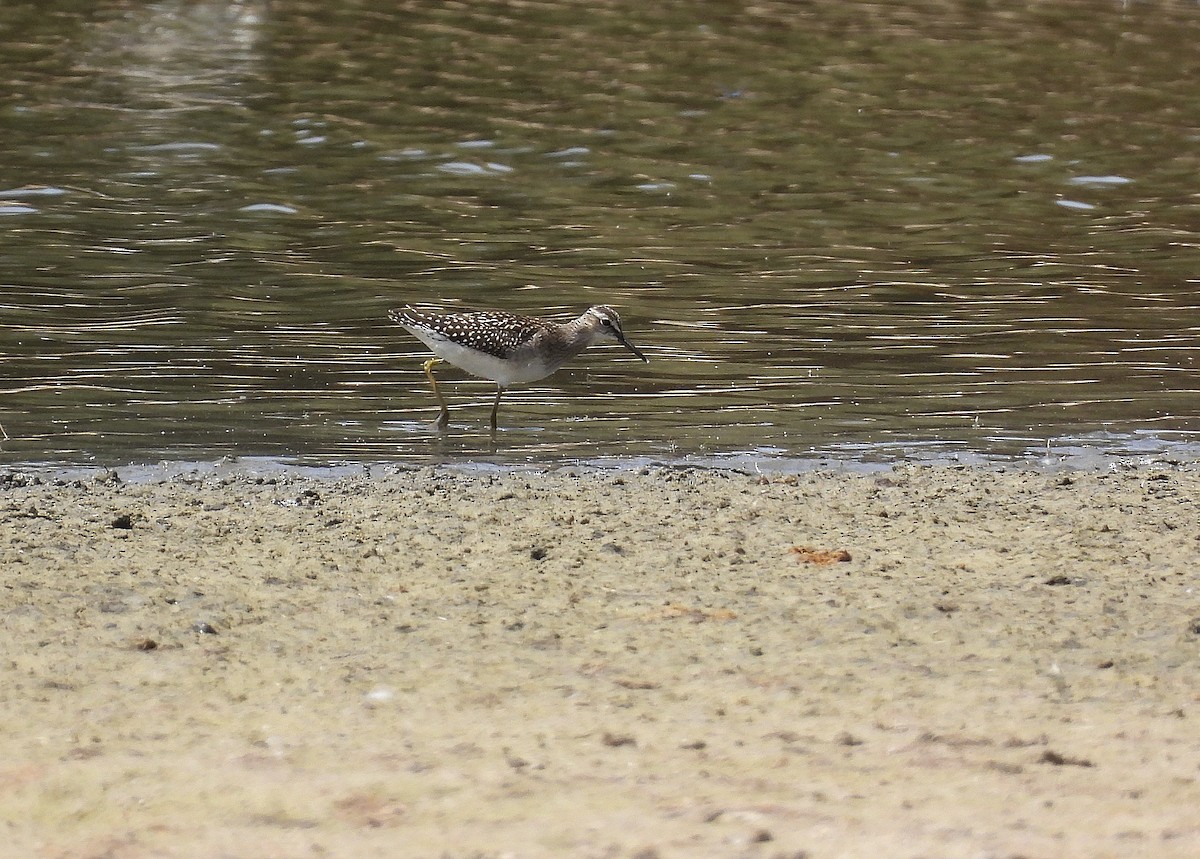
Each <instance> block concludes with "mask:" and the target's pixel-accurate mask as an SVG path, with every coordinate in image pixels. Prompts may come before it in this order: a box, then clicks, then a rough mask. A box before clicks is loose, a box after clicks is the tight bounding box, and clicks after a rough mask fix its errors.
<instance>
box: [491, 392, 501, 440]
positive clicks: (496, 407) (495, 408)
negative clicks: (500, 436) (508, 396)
mask: <svg viewBox="0 0 1200 859" xmlns="http://www.w3.org/2000/svg"><path fill="white" fill-rule="evenodd" d="M503 393H504V389H503V388H502V387H500V386H499V385H497V386H496V401H495V402H494V403H492V432H495V431H496V412H498V411H499V410H500V395H501V394H503Z"/></svg>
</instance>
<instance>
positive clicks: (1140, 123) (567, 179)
mask: <svg viewBox="0 0 1200 859" xmlns="http://www.w3.org/2000/svg"><path fill="white" fill-rule="evenodd" d="M414 5H416V8H397V7H398V4H395V3H392V2H380V0H349V2H343V3H340V4H324V3H316V2H307V0H301V2H276V3H270V4H268V3H265V2H254V1H253V0H247V2H240V3H238V2H228V0H227V1H226V2H217V0H209V2H203V0H193V2H183V0H178V2H170V1H169V0H164V2H157V3H135V2H126V0H122V2H116V0H111V2H100V3H87V4H83V3H76V2H49V3H45V4H40V5H38V6H32V5H27V4H18V5H17V7H16V8H13V7H11V6H8V5H6V6H5V7H4V8H2V9H0V33H4V34H5V35H4V36H2V37H0V38H2V39H3V40H4V45H3V46H4V51H3V55H2V56H3V58H2V59H0V69H2V70H3V74H2V75H0V136H2V140H3V142H2V143H0V152H3V155H4V157H3V158H2V159H0V230H2V231H3V254H2V255H0V367H2V375H0V424H3V427H4V429H5V430H6V432H7V434H8V436H9V439H8V440H6V441H3V443H2V445H0V464H14V463H26V462H43V463H74V464H89V463H92V464H118V463H122V462H130V461H143V462H145V461H155V460H158V459H171V460H195V459H205V458H215V457H220V456H223V455H229V454H232V455H239V456H264V457H274V458H282V459H285V460H298V461H319V462H335V461H336V462H344V461H364V462H368V461H369V462H378V461H402V462H428V461H461V460H473V461H488V462H493V461H494V462H504V463H521V462H543V461H559V460H563V459H577V458H584V459H588V460H597V459H604V458H621V459H624V460H627V461H637V460H638V459H639V458H658V459H662V458H668V459H671V458H678V459H689V458H690V459H692V460H704V461H709V460H712V459H714V458H715V459H718V460H719V459H721V458H724V457H728V458H733V459H737V458H739V457H743V456H745V455H746V454H750V455H751V456H752V457H768V458H770V457H778V458H812V457H833V458H849V459H855V458H858V459H861V458H881V457H893V456H898V457H914V456H915V457H935V458H936V457H939V456H941V457H946V456H949V457H954V456H959V457H963V458H972V457H992V456H1003V455H1012V454H1027V453H1034V454H1037V453H1040V452H1042V451H1045V450H1047V449H1050V450H1056V449H1062V450H1072V451H1073V450H1077V449H1083V450H1088V449H1095V450H1100V451H1105V452H1107V451H1116V452H1122V451H1130V452H1144V451H1156V450H1168V451H1169V450H1173V449H1177V448H1178V449H1189V448H1192V447H1194V446H1195V445H1196V444H1197V443H1198V442H1200V398H1198V396H1197V394H1198V393H1200V288H1198V284H1200V276H1198V275H1197V262H1198V260H1200V258H1198V253H1197V248H1198V247H1200V185H1198V180H1197V176H1198V175H1200V171H1198V170H1197V167H1198V164H1200V159H1198V157H1197V156H1198V154H1200V153H1198V148H1200V98H1198V97H1197V96H1198V95H1200V93H1197V85H1196V81H1197V80H1198V79H1200V55H1197V53H1196V51H1195V50H1194V46H1195V45H1196V44H1197V42H1198V41H1200V7H1197V6H1196V5H1195V4H1190V3H1186V4H1185V3H1182V2H1179V3H1156V4H1150V3H1102V2H1062V3H1055V4H1044V3H1033V4H1014V3H1004V4H1000V3H980V2H962V3H950V2H918V3H909V4H888V3H853V2H851V3H837V4H834V3H828V4H826V3H816V4H799V3H790V2H789V3H783V2H766V3H758V4H754V5H753V6H751V7H745V6H743V5H742V4H733V3H711V4H708V3H706V4H693V3H664V4H641V3H632V2H615V3H607V4H604V5H603V6H601V7H598V8H597V7H594V6H593V5H591V4H584V3H526V4H519V5H516V4H505V3H470V4H454V3H451V4H428V7H427V8H426V6H424V5H421V4H414ZM901 5H902V6H903V8H900V7H901ZM601 301H603V302H606V303H611V304H614V305H617V306H618V307H619V308H620V310H621V312H622V315H623V318H624V320H625V326H626V329H627V332H628V334H629V335H630V338H631V339H632V340H633V341H634V342H635V343H637V344H638V345H639V346H641V347H642V348H643V349H644V350H645V351H646V352H647V354H648V355H649V356H650V357H651V363H650V364H648V365H646V364H642V363H640V362H638V361H637V360H636V359H635V358H634V357H633V356H632V355H630V354H629V353H627V352H625V351H624V350H621V349H620V348H619V347H611V348H608V347H605V348H596V349H594V350H591V351H590V352H588V353H586V354H585V355H584V356H581V358H580V359H579V360H578V361H576V362H575V363H574V364H572V365H570V366H569V367H568V368H567V369H564V370H563V371H561V372H560V373H559V374H557V375H555V376H553V377H551V378H550V379H547V380H544V381H542V382H539V383H536V384H534V385H532V386H528V387H525V388H520V389H514V390H512V391H510V392H509V394H508V395H506V399H505V404H504V406H503V407H502V410H501V423H502V426H501V430H500V432H499V433H497V434H496V436H495V437H492V436H491V435H490V434H489V433H488V431H487V414H488V409H489V407H490V402H491V396H492V391H493V387H492V386H491V384H490V383H487V382H481V381H478V380H469V379H467V378H465V377H464V376H462V375H461V374H456V373H455V372H454V371H453V370H450V369H448V368H446V369H443V370H442V371H441V372H440V375H441V378H442V379H443V380H444V382H445V384H444V389H445V390H446V393H447V395H448V396H449V398H450V400H451V404H452V408H453V409H454V412H453V420H452V424H451V427H450V430H449V431H448V432H447V433H445V434H438V433H436V432H433V431H432V430H431V429H430V425H429V422H430V421H431V420H432V418H433V417H434V416H435V413H436V408H435V406H434V403H433V401H432V398H431V397H430V395H429V392H428V389H427V387H426V382H425V379H424V376H423V375H422V373H421V369H420V362H421V361H422V360H423V358H424V355H425V353H424V350H423V347H422V346H421V344H420V343H419V342H417V341H416V340H414V339H413V338H411V337H409V336H408V335H406V334H405V333H404V332H403V331H401V330H399V329H398V328H396V327H395V326H394V325H392V324H391V323H390V322H388V320H387V317H386V313H387V310H388V309H389V308H392V307H395V306H398V305H401V304H405V303H410V302H412V303H443V304H446V305H453V306H463V307H500V308H504V309H507V310H512V311H517V312H536V313H549V314H565V315H569V314H573V313H577V312H579V311H580V310H581V309H582V308H584V307H586V306H587V305H588V304H591V303H596V302H601Z"/></svg>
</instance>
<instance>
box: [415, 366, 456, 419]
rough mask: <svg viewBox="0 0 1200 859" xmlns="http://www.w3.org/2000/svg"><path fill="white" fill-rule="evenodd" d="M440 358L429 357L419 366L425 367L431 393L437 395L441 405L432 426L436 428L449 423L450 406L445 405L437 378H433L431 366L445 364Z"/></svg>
mask: <svg viewBox="0 0 1200 859" xmlns="http://www.w3.org/2000/svg"><path fill="white" fill-rule="evenodd" d="M445 363H446V362H445V361H443V360H442V359H441V358H430V359H429V360H428V361H426V362H425V363H424V364H422V365H421V366H422V367H424V368H425V378H427V379H429V384H430V385H432V386H433V395H434V396H435V397H437V401H438V405H440V406H441V407H442V413H441V414H440V415H438V419H437V420H436V421H435V422H434V426H436V427H437V428H438V429H445V428H446V426H447V425H448V424H449V423H450V408H449V407H448V406H447V405H446V398H445V397H443V396H442V392H441V391H440V390H439V389H438V386H437V379H435V378H433V368H434V367H436V366H437V365H438V364H445Z"/></svg>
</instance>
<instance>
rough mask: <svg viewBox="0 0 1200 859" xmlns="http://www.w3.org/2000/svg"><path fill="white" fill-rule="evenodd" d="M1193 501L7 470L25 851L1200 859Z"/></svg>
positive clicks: (898, 483)
mask: <svg viewBox="0 0 1200 859" xmlns="http://www.w3.org/2000/svg"><path fill="white" fill-rule="evenodd" d="M1198 498H1200V468H1198V467H1197V466H1196V465H1195V464H1176V465H1171V464H1161V465H1152V466H1140V467H1126V468H1120V469H1108V470H1093V471H1087V470H1084V471H1072V472H1055V473H1039V472H1035V471H1029V470H1003V469H994V468H974V467H971V468H952V467H901V468H896V469H893V470H890V471H880V472H874V473H845V472H838V473H833V472H822V471H813V472H807V473H802V474H796V475H788V476H780V475H776V476H768V477H756V476H751V475H745V474H739V473H733V472H720V471H702V470H688V469H664V468H645V469H638V470H630V471H611V472H596V471H581V472H578V473H572V472H571V471H570V470H569V469H560V470H557V471H555V472H553V473H535V472H520V473H518V472H506V473H501V474H464V473H461V472H452V471H445V470H435V469H425V470H418V471H403V472H387V473H383V472H382V471H380V470H377V471H376V473H374V474H372V475H371V476H341V477H327V478H323V479H318V478H308V477H296V476H292V475H287V474H284V475H274V476H267V477H263V476H258V477H254V476H248V475H230V476H213V475H208V476H199V475H192V476H189V475H186V474H184V475H175V476H173V477H170V478H168V479H164V480H158V481H153V480H150V481H141V482H137V483H128V482H125V481H123V480H121V479H120V477H119V472H118V473H117V476H115V477H113V476H109V477H94V476H89V477H84V478H78V479H59V480H54V479H52V478H50V477H46V478H45V479H42V480H40V481H35V480H34V479H32V478H31V477H29V475H28V474H26V473H22V472H8V473H6V474H0V569H3V571H4V573H3V581H4V586H5V591H4V594H5V596H4V602H3V617H4V638H5V642H6V643H5V652H6V654H5V662H4V664H5V666H6V668H5V674H6V683H5V688H6V694H5V696H4V703H3V711H2V712H3V715H4V719H5V725H6V727H7V730H6V731H5V732H4V733H3V735H2V738H0V744H2V745H0V784H3V786H4V790H3V791H0V818H2V819H4V820H6V821H8V823H7V824H6V829H7V830H8V834H9V843H10V845H11V846H10V847H9V848H5V849H6V850H11V851H14V852H12V853H11V854H9V855H14V856H16V855H21V856H54V857H58V856H62V857H67V856H71V857H77V856H99V855H104V856H113V857H143V856H147V857H149V856H180V857H188V856H212V855H221V856H239V857H240V856H245V857H273V856H279V857H284V856H287V857H296V856H384V855H387V856H394V855H404V856H414V857H441V856H449V857H460V856H461V857H468V856H489V857H490V856H497V857H499V856H518V857H524V856H531V857H541V856H545V857H551V856H587V857H592V856H595V857H600V856H614V857H618V856H629V857H633V856H640V857H643V859H649V857H652V856H659V857H675V856H678V857H695V856H721V857H725V856H743V855H745V856H763V857H799V856H809V857H814V859H816V857H853V856H864V857H865V856H877V855H889V856H902V857H918V856H932V855H982V856H1012V857H1016V856H1028V857H1047V856H1085V855H1086V856H1113V857H1116V856H1121V857H1128V856H1141V855H1144V856H1156V857H1162V856H1180V857H1183V856H1194V855H1197V853H1200V822H1198V819H1197V817H1196V814H1195V809H1196V808H1198V807H1200V786H1198V781H1197V780H1198V779H1200V730H1197V727H1196V719H1197V712H1198V706H1197V705H1198V704H1200V692H1198V691H1197V689H1198V688H1200V687H1198V686H1197V682H1196V679H1197V677H1198V676H1200V504H1198V502H1197V500H1196V499H1198ZM838 553H842V554H838Z"/></svg>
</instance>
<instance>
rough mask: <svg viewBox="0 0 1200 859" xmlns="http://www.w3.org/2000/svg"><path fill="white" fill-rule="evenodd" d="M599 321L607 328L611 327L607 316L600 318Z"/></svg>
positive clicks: (610, 321)
mask: <svg viewBox="0 0 1200 859" xmlns="http://www.w3.org/2000/svg"><path fill="white" fill-rule="evenodd" d="M600 322H601V324H603V325H607V326H608V327H609V328H612V320H611V319H609V318H608V317H607V316H606V317H604V318H603V319H601V320H600Z"/></svg>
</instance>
